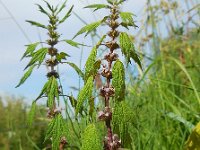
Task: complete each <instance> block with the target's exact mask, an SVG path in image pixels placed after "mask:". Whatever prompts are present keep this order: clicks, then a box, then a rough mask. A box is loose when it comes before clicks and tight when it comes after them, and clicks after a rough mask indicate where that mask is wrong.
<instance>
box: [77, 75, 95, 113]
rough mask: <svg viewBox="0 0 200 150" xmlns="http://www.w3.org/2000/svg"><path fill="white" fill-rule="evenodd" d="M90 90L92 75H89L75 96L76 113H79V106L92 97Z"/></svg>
mask: <svg viewBox="0 0 200 150" xmlns="http://www.w3.org/2000/svg"><path fill="white" fill-rule="evenodd" d="M92 91H93V77H92V76H91V77H89V78H88V80H87V82H86V84H85V85H84V87H83V88H82V89H81V91H80V92H79V94H78V98H77V105H76V115H77V114H78V113H79V111H80V109H81V107H82V106H83V103H84V102H85V101H86V100H87V99H90V98H91V97H92Z"/></svg>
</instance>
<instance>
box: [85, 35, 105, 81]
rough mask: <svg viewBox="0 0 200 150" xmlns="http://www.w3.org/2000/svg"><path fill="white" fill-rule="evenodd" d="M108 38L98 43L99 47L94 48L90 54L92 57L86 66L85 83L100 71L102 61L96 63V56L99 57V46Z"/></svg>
mask: <svg viewBox="0 0 200 150" xmlns="http://www.w3.org/2000/svg"><path fill="white" fill-rule="evenodd" d="M105 38H106V35H104V36H103V37H102V38H101V39H100V40H99V42H98V43H97V45H96V46H95V47H93V49H92V51H91V52H90V55H89V57H88V59H87V61H86V64H85V76H84V77H85V78H84V81H85V82H86V81H87V79H88V78H89V77H90V76H91V75H93V76H95V75H96V74H97V71H98V69H99V68H100V64H101V61H100V60H98V61H96V56H97V49H98V48H99V46H100V45H101V43H102V41H103V40H104V39H105Z"/></svg>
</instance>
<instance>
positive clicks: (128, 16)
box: [119, 12, 138, 28]
mask: <svg viewBox="0 0 200 150" xmlns="http://www.w3.org/2000/svg"><path fill="white" fill-rule="evenodd" d="M119 15H120V17H121V19H122V23H121V25H122V26H124V27H126V28H128V26H133V27H138V26H137V25H136V24H135V22H134V20H133V16H134V14H133V13H131V12H120V14H119Z"/></svg>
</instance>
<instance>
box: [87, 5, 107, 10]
mask: <svg viewBox="0 0 200 150" xmlns="http://www.w3.org/2000/svg"><path fill="white" fill-rule="evenodd" d="M84 8H94V11H97V10H99V9H102V8H110V6H109V5H106V4H92V5H88V6H86V7H84Z"/></svg>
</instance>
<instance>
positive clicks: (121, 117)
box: [112, 101, 134, 145]
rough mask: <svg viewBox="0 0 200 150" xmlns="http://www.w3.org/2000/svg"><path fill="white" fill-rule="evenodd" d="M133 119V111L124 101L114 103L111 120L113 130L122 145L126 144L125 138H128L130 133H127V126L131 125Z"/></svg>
mask: <svg viewBox="0 0 200 150" xmlns="http://www.w3.org/2000/svg"><path fill="white" fill-rule="evenodd" d="M133 118H134V114H133V110H132V109H131V108H130V107H129V105H128V104H127V103H126V102H125V101H121V102H116V103H115V106H114V112H113V118H112V124H113V130H114V132H115V133H117V134H118V135H120V138H121V140H122V144H123V145H124V143H125V142H126V140H127V138H128V137H130V135H129V134H130V132H129V131H128V128H129V125H130V124H132V123H133ZM129 140H131V139H129Z"/></svg>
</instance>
